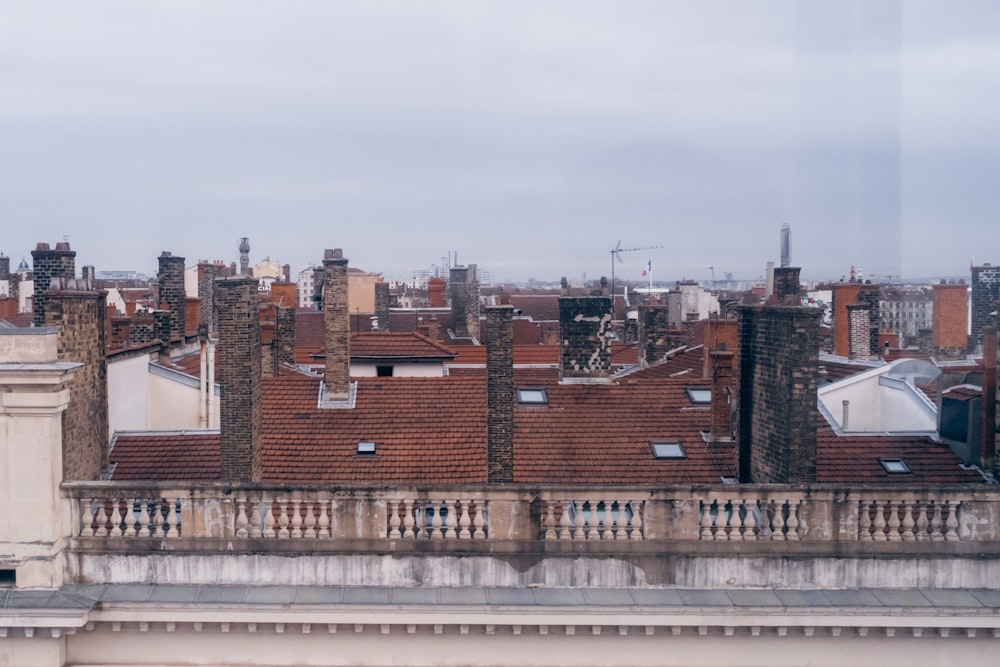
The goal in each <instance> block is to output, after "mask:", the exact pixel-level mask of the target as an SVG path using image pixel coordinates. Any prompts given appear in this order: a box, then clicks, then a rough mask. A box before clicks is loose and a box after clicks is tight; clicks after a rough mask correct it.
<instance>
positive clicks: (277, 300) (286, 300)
mask: <svg viewBox="0 0 1000 667" xmlns="http://www.w3.org/2000/svg"><path fill="white" fill-rule="evenodd" d="M271 303H273V304H274V305H276V306H280V307H281V308H295V307H296V306H298V304H299V288H298V285H296V284H295V283H271Z"/></svg>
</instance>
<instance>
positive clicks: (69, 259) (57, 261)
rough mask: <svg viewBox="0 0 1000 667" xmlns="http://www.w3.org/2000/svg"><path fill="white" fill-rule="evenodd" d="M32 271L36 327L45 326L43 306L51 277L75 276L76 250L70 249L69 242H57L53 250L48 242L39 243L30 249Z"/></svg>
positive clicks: (69, 277)
mask: <svg viewBox="0 0 1000 667" xmlns="http://www.w3.org/2000/svg"><path fill="white" fill-rule="evenodd" d="M31 264H32V273H33V275H34V280H35V285H34V296H33V297H32V308H33V311H34V322H35V326H36V327H41V326H45V306H46V300H47V299H48V296H47V294H46V292H48V291H49V285H50V284H51V283H52V280H53V278H68V279H70V280H72V279H73V278H75V277H76V251H75V250H70V247H69V243H65V242H62V243H57V244H56V247H55V250H52V249H50V248H49V244H48V243H39V244H38V245H37V246H35V249H34V250H32V251H31Z"/></svg>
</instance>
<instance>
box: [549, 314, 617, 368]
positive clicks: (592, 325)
mask: <svg viewBox="0 0 1000 667" xmlns="http://www.w3.org/2000/svg"><path fill="white" fill-rule="evenodd" d="M559 370H560V375H561V378H562V380H599V381H608V380H610V378H611V299H610V298H609V297H604V296H590V297H588V296H582V297H566V296H564V297H559Z"/></svg>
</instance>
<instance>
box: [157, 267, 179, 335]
mask: <svg viewBox="0 0 1000 667" xmlns="http://www.w3.org/2000/svg"><path fill="white" fill-rule="evenodd" d="M159 262H160V272H159V273H158V274H157V276H156V277H157V282H158V285H159V296H158V299H157V300H158V304H157V305H159V306H160V307H161V308H164V309H166V310H168V311H170V335H169V336H168V338H167V340H165V341H164V342H165V343H169V342H170V341H173V340H177V339H183V338H184V333H185V331H186V329H185V315H186V313H185V310H184V297H185V293H184V258H183V257H174V256H173V255H172V254H170V252H168V251H166V250H164V251H163V252H162V253H161V254H160V257H159Z"/></svg>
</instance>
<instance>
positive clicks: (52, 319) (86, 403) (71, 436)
mask: <svg viewBox="0 0 1000 667" xmlns="http://www.w3.org/2000/svg"><path fill="white" fill-rule="evenodd" d="M106 294H107V293H106V292H104V291H100V292H98V291H96V290H93V289H91V283H89V282H85V281H77V280H71V279H64V278H56V279H55V280H53V281H52V282H51V283H50V286H49V289H48V291H47V292H46V294H45V297H46V298H45V302H46V306H45V322H44V323H43V325H44V326H54V327H58V329H59V359H60V361H75V362H79V363H82V364H83V366H82V367H81V368H80V369H78V370H77V372H76V375H75V376H74V377H73V379H72V380H71V381H70V384H69V389H70V403H69V407H68V408H67V409H66V412H65V413H64V414H63V419H62V443H63V474H64V475H65V479H66V480H95V479H97V478H98V477H99V476H100V473H101V469H102V468H103V467H104V466H106V465H107V463H108V382H107V376H108V368H107V361H106V350H105V344H106V343H105V322H104V321H105V317H106V314H107V311H106V310H105V308H104V297H105V296H106Z"/></svg>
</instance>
